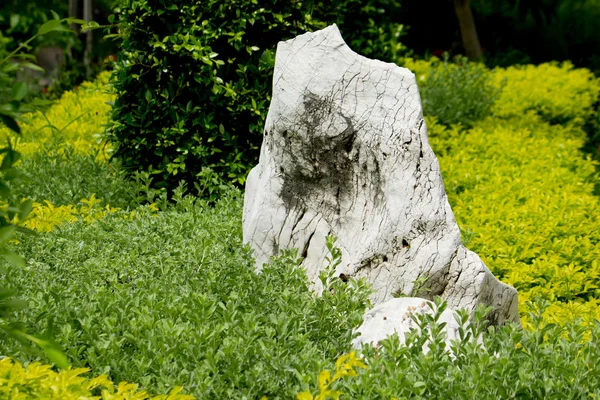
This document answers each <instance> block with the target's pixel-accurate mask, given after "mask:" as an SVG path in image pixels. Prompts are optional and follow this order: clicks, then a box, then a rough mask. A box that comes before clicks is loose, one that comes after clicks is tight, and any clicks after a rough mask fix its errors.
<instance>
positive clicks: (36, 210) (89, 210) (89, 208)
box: [23, 195, 119, 232]
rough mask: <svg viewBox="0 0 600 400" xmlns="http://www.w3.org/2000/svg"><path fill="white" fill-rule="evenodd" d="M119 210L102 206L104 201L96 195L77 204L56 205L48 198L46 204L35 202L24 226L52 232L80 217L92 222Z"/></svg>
mask: <svg viewBox="0 0 600 400" xmlns="http://www.w3.org/2000/svg"><path fill="white" fill-rule="evenodd" d="M117 211H119V209H118V208H112V207H110V206H109V205H108V204H107V205H105V206H102V201H101V200H98V199H97V198H96V196H95V195H91V196H90V198H89V199H81V200H80V202H79V204H77V205H73V204H68V205H63V206H54V205H53V204H52V203H51V202H49V201H47V200H46V201H44V204H41V203H37V202H34V203H33V209H32V211H31V214H30V217H29V218H28V219H27V220H26V221H25V222H24V223H23V226H24V227H26V228H29V229H33V230H35V231H38V232H50V231H51V230H53V229H54V228H55V227H57V226H59V225H61V224H63V223H69V222H75V221H77V220H78V219H79V218H81V219H83V220H84V221H86V222H88V223H92V222H94V221H98V220H100V219H102V218H104V217H105V216H106V215H107V214H109V213H114V212H117Z"/></svg>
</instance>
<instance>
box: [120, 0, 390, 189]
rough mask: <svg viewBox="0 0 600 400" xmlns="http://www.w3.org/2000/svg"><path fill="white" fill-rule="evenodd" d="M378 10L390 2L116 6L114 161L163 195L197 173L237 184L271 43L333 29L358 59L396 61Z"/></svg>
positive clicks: (257, 139)
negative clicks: (147, 177) (149, 180)
mask: <svg viewBox="0 0 600 400" xmlns="http://www.w3.org/2000/svg"><path fill="white" fill-rule="evenodd" d="M386 7H387V8H394V7H398V2H397V1H391V0H370V1H368V2H366V3H365V2H358V1H355V0H337V1H335V2H333V3H330V2H311V3H310V4H309V5H308V6H307V4H306V3H305V2H302V1H292V2H281V1H277V0H269V1H267V2H264V1H262V2H258V1H245V0H227V1H225V2H223V1H216V0H210V1H199V0H195V1H193V2H191V3H189V4H187V3H185V4H183V3H182V2H181V1H179V0H169V1H167V2H161V3H160V5H159V4H158V3H155V2H151V1H147V0H126V1H124V2H122V4H121V6H120V7H119V8H118V10H117V13H116V15H117V16H118V23H119V25H120V36H121V37H122V38H123V52H122V53H121V55H120V56H119V61H118V62H117V63H116V69H115V73H114V75H113V83H114V85H115V88H116V91H117V94H118V97H117V100H116V103H115V108H114V112H113V120H114V122H113V124H112V126H111V129H110V133H111V140H112V142H113V143H114V144H115V145H116V149H117V151H116V153H115V157H117V158H119V159H121V160H122V163H123V165H124V167H125V168H126V169H128V170H140V171H151V172H152V173H153V174H155V177H154V181H153V184H154V185H155V186H156V187H164V188H168V189H169V190H172V189H173V188H174V187H176V185H177V184H178V183H179V181H180V180H184V181H185V182H186V183H187V184H188V186H189V187H190V188H192V187H193V182H194V180H195V177H196V175H197V174H198V173H200V172H201V171H202V170H203V168H210V169H212V170H214V171H215V172H216V173H217V174H219V175H220V176H221V177H223V178H224V179H226V180H228V181H230V182H234V183H236V184H243V183H244V182H245V179H246V175H247V173H248V171H249V170H250V168H251V167H252V166H254V165H255V164H256V162H257V161H258V155H259V151H258V150H259V147H260V145H261V143H262V130H263V122H264V119H265V117H266V114H267V109H268V105H269V100H270V92H271V81H272V76H273V75H272V74H273V63H274V50H275V47H276V44H277V43H278V42H279V41H281V40H287V39H291V38H293V37H294V36H296V35H298V34H301V33H304V32H305V31H307V30H308V31H310V30H315V29H318V28H322V27H324V26H325V25H326V23H330V22H333V21H337V22H340V24H341V25H342V26H343V27H346V28H345V32H346V33H345V34H346V35H347V36H348V38H349V40H350V43H351V45H352V46H353V47H354V49H355V50H356V51H359V52H363V53H365V54H367V55H376V54H380V55H381V57H383V58H385V59H394V58H395V57H397V54H398V53H399V52H400V51H401V49H402V47H401V45H400V44H399V43H398V38H399V37H400V35H401V33H402V26H401V25H398V24H395V23H393V22H392V21H391V20H390V18H389V16H388V15H387V14H386V13H385V12H382V10H384V9H385V8H386ZM340 10H343V11H344V12H340ZM311 12H312V13H313V14H314V15H315V18H311V17H310V15H309V13H311ZM341 15H345V17H343V19H341V17H340V16H341ZM316 18H322V20H321V21H317V20H316ZM323 21H324V22H323ZM382 21H384V22H385V23H382V24H380V22H382ZM362 27H364V29H362Z"/></svg>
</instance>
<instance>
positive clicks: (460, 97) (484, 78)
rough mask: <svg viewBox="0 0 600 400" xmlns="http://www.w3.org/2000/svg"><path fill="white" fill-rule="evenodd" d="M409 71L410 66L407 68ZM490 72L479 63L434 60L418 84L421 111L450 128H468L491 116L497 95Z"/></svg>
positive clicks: (497, 89) (462, 60)
mask: <svg viewBox="0 0 600 400" xmlns="http://www.w3.org/2000/svg"><path fill="white" fill-rule="evenodd" d="M407 66H408V67H409V68H410V67H411V66H412V65H411V64H408V65H407ZM500 86H501V85H497V84H496V83H495V81H494V79H493V75H492V73H491V72H490V71H489V70H488V69H487V68H486V67H485V65H483V64H480V63H474V62H470V61H468V60H467V59H466V58H461V57H457V58H456V59H455V60H454V63H452V62H450V61H449V60H448V59H445V60H443V61H437V60H436V61H434V62H432V63H431V64H430V65H429V66H428V73H427V75H426V76H425V77H423V79H421V80H420V81H419V87H420V90H421V97H422V103H423V112H424V114H425V115H428V116H435V117H437V119H438V121H439V122H441V123H443V124H447V125H451V124H458V123H460V124H462V125H463V126H464V127H466V128H469V127H471V126H473V124H474V123H475V122H476V121H479V120H481V119H483V118H484V117H486V116H488V115H491V113H492V107H493V106H494V102H495V101H496V99H497V98H498V96H499V95H500V91H501V88H500Z"/></svg>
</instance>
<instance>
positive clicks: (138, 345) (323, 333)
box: [0, 192, 368, 399]
mask: <svg viewBox="0 0 600 400" xmlns="http://www.w3.org/2000/svg"><path fill="white" fill-rule="evenodd" d="M241 210H242V202H241V199H240V195H239V193H237V192H234V193H232V194H230V195H226V196H224V198H223V199H222V200H220V201H218V202H217V203H216V205H215V206H214V207H208V206H207V203H206V202H202V201H195V200H193V199H191V198H189V197H188V198H186V197H183V198H180V200H179V201H178V202H177V204H176V205H175V206H174V208H171V209H170V210H168V211H166V212H161V213H151V212H150V211H149V210H147V209H146V211H144V209H141V210H138V211H136V215H135V218H134V219H133V220H130V219H125V218H123V217H124V216H125V214H124V213H120V214H119V213H114V214H110V215H108V216H106V217H105V218H104V219H103V220H101V221H99V222H96V223H94V224H91V225H90V224H87V223H85V222H84V221H81V222H75V223H73V224H66V225H63V226H62V227H61V229H59V230H54V231H52V232H50V233H47V234H43V235H39V237H38V238H36V240H29V239H28V238H22V243H21V245H20V251H21V252H22V253H23V254H24V255H25V258H26V259H27V265H26V266H25V267H24V268H23V269H20V270H15V271H12V273H11V274H10V275H3V276H2V278H1V279H3V281H4V282H6V284H7V285H8V286H10V287H12V288H15V289H18V291H19V293H21V294H22V296H23V300H25V301H27V303H28V305H29V306H28V307H27V308H26V309H25V310H23V311H22V312H21V313H20V314H18V317H19V318H20V320H22V321H26V322H27V327H28V328H30V329H39V330H46V331H48V329H52V328H49V327H54V328H53V329H54V337H56V338H57V340H58V341H59V343H60V345H61V346H63V348H64V349H65V352H66V354H67V356H68V358H69V360H70V361H71V363H72V364H73V365H74V366H75V367H84V366H85V367H90V368H91V370H92V372H93V373H94V374H102V373H107V374H108V375H109V376H110V377H111V379H112V380H114V381H117V382H118V381H121V380H126V381H129V382H138V383H140V384H141V385H142V387H144V388H145V389H147V390H150V391H152V392H159V393H160V392H163V393H164V392H166V391H168V390H169V389H170V388H172V387H174V386H178V385H183V386H184V387H185V391H186V392H188V393H191V394H194V395H196V396H197V397H198V398H222V399H223V398H254V397H255V396H257V395H258V396H259V397H260V396H262V395H266V396H267V397H268V398H269V399H276V398H292V397H293V396H295V394H296V393H298V392H300V391H305V390H308V389H309V388H310V387H314V386H316V374H317V372H318V371H320V370H321V369H325V368H330V366H331V364H330V363H331V360H334V359H335V358H336V357H337V356H339V355H341V354H343V353H345V352H348V351H349V350H350V341H351V336H352V332H351V331H352V328H353V327H355V326H357V325H358V324H359V323H360V321H361V319H362V313H363V312H364V307H365V304H366V301H367V300H366V299H367V296H368V292H367V290H366V288H365V287H364V285H363V284H362V283H359V282H354V281H350V282H349V283H344V282H342V280H340V279H329V283H328V285H327V286H328V287H329V288H330V289H331V290H328V291H326V295H325V296H324V297H319V298H317V297H315V296H314V295H313V294H312V293H311V292H310V290H309V288H308V282H307V278H306V274H305V272H304V270H303V269H301V268H299V267H298V262H297V260H296V259H295V257H293V256H292V254H288V255H286V256H284V257H282V258H279V259H277V260H276V261H274V263H273V264H272V265H271V266H268V267H265V269H263V272H262V273H261V274H256V273H255V272H254V266H253V260H252V258H251V254H250V251H249V249H248V248H246V247H243V246H242V243H241V240H242V235H241V224H240V221H241ZM324 279H325V280H326V283H327V280H328V279H327V277H324ZM0 347H1V348H2V349H3V351H4V352H5V354H10V355H11V356H14V357H15V358H16V359H20V360H24V359H27V356H25V355H24V354H23V353H22V352H21V351H20V350H19V348H18V347H17V346H16V345H15V344H14V343H12V342H11V341H9V340H8V339H7V338H6V337H1V336H0Z"/></svg>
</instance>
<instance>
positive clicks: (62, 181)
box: [13, 146, 139, 209]
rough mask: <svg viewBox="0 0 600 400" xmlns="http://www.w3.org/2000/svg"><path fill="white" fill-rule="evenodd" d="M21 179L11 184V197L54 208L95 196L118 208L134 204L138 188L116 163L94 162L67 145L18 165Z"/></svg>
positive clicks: (91, 157) (31, 156) (93, 157)
mask: <svg viewBox="0 0 600 400" xmlns="http://www.w3.org/2000/svg"><path fill="white" fill-rule="evenodd" d="M19 168H20V169H21V171H22V172H23V176H22V177H21V178H20V179H19V180H18V181H16V182H14V184H13V192H14V196H15V197H16V198H18V199H21V198H23V197H25V198H29V199H32V200H33V201H36V202H44V201H49V202H51V203H52V204H54V205H56V206H62V205H70V204H76V203H77V202H78V201H79V200H81V199H82V198H88V197H90V196H91V195H93V194H95V195H96V197H98V198H99V199H101V200H102V201H103V202H104V203H106V204H110V205H111V206H114V207H118V208H123V209H126V208H134V207H136V206H137V205H138V197H137V194H138V191H139V187H138V186H137V185H136V184H135V182H132V181H130V180H128V179H126V177H125V174H124V172H123V171H122V170H121V168H120V167H119V165H118V164H116V163H110V164H109V163H107V162H106V161H102V160H98V158H97V157H95V156H94V155H93V154H90V155H83V154H76V153H75V152H74V151H73V149H72V148H71V147H69V146H62V147H61V148H60V151H50V150H48V151H47V152H44V151H38V152H36V153H33V154H31V155H29V156H28V157H26V158H24V159H23V160H22V161H21V162H20V165H19Z"/></svg>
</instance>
